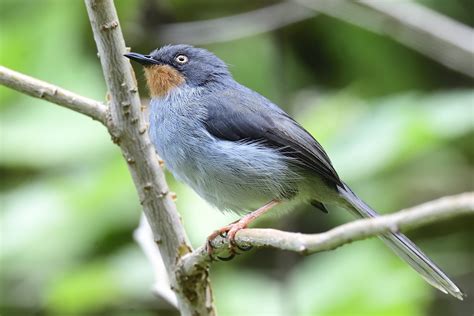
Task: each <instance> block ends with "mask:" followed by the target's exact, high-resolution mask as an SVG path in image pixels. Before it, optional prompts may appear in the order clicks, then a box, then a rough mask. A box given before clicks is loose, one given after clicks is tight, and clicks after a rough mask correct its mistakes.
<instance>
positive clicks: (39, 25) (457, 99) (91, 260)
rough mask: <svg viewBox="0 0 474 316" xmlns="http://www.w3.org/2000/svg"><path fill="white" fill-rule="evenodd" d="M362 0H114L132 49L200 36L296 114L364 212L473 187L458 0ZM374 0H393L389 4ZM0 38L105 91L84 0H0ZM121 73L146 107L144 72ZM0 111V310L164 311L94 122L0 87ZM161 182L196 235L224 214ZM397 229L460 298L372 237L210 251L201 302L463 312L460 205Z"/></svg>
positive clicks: (7, 47) (91, 90)
mask: <svg viewBox="0 0 474 316" xmlns="http://www.w3.org/2000/svg"><path fill="white" fill-rule="evenodd" d="M329 3H331V4H329ZM376 4H379V5H382V7H373V6H372V7H371V6H370V5H369V6H366V5H363V4H355V3H348V2H329V1H325V2H324V1H298V4H296V3H282V2H278V1H237V0H229V1H218V0H199V1H185V0H140V1H125V0H122V1H116V6H117V10H118V13H119V17H120V19H121V25H122V30H123V32H124V36H125V39H126V42H127V45H128V46H130V47H132V49H133V51H136V52H142V53H147V52H149V51H151V50H152V49H155V48H156V47H159V46H162V45H164V44H167V43H173V42H182V43H191V44H195V45H198V46H201V47H205V48H207V49H209V50H211V51H212V52H214V53H215V54H217V55H218V56H219V57H221V58H222V59H223V60H225V61H226V62H227V63H228V64H229V67H230V70H231V72H232V73H233V75H234V77H235V78H236V79H237V80H238V81H240V82H241V83H243V84H245V85H247V86H249V87H250V88H252V89H254V90H256V91H258V92H260V93H261V94H263V95H264V96H266V97H268V98H269V99H270V100H272V101H274V102H275V103H277V104H279V105H281V106H282V107H283V108H284V109H285V110H286V111H288V112H289V113H290V114H291V115H292V116H294V117H295V118H296V120H297V121H299V122H300V123H301V124H302V125H303V126H304V127H305V128H307V129H308V130H309V131H310V132H311V133H312V134H313V135H314V136H315V137H316V138H317V139H318V140H319V141H320V142H321V143H322V144H323V146H324V147H325V148H326V150H327V152H328V153H329V155H330V157H332V160H333V163H334V165H335V167H336V169H337V170H338V172H339V174H340V175H341V177H342V178H343V179H345V181H346V182H348V183H349V184H350V185H351V187H352V188H353V189H354V190H355V191H356V192H357V193H358V194H359V195H360V196H361V197H362V198H363V199H364V200H366V201H367V202H368V203H369V204H370V205H372V206H373V207H374V208H375V209H377V210H379V211H380V212H382V213H385V212H394V211H397V210H399V209H401V208H405V207H409V206H413V205H416V204H419V203H422V202H425V201H428V200H431V199H435V198H438V197H441V196H445V195H449V194H456V193H461V192H464V191H472V190H473V188H474V183H473V182H474V173H473V164H474V146H473V136H474V135H473V131H474V90H473V80H472V78H473V76H474V71H473V60H472V50H473V49H474V47H473V46H474V43H473V41H474V38H473V37H472V29H471V28H472V27H473V25H474V13H473V12H474V7H473V2H472V1H471V0H455V1H454V0H453V1H445V0H423V1H417V2H405V1H400V2H399V3H398V4H395V2H390V1H378V2H376ZM385 4H391V5H392V9H390V10H389V11H388V13H389V14H388V15H387V10H385V11H384V5H385ZM410 5H413V6H415V7H410ZM420 7H421V8H422V9H423V10H421V11H419V10H418V9H420ZM414 8H417V10H415V9H414ZM420 12H421V13H420ZM436 12H437V13H439V14H441V15H443V16H440V15H437V14H436ZM392 13H393V14H396V15H397V16H398V17H399V18H400V19H394V18H393V17H390V14H392ZM426 14H427V15H426ZM446 19H450V20H451V21H449V20H448V21H447V22H446ZM445 22H446V23H448V22H449V23H448V24H446V25H445V24H443V23H445ZM412 24H423V25H424V27H426V26H428V28H429V32H419V30H417V29H416V28H415V29H413V28H412V27H410V25H412ZM430 26H431V27H430ZM451 26H452V27H454V28H453V29H450V27H451ZM0 41H1V42H0V44H1V46H0V54H1V56H0V64H2V65H5V66H7V67H10V68H12V69H14V70H17V71H20V72H23V73H26V74H29V75H31V76H34V77H38V78H40V79H42V80H45V81H49V82H51V83H54V84H57V85H59V86H61V87H64V88H67V89H70V90H72V91H74V92H77V93H80V94H83V95H85V96H88V97H91V98H94V99H97V100H105V95H106V89H105V85H104V80H103V78H102V72H101V68H100V63H99V60H98V58H97V56H96V47H95V43H94V40H93V37H92V33H91V29H90V25H89V21H88V17H87V14H86V10H85V7H84V5H83V3H82V1H72V0H70V1H68V0H44V1H34V0H0ZM469 50H471V54H469V53H466V51H467V52H468V51H469ZM136 73H137V77H138V80H139V85H140V92H141V96H142V98H143V103H144V104H146V103H147V102H148V100H147V91H146V88H145V87H144V85H143V83H144V82H143V74H142V70H141V69H139V68H136ZM0 125H1V131H0V133H1V143H0V145H1V155H0V172H1V183H0V190H1V192H0V198H1V201H0V202H1V204H0V206H1V210H0V223H1V235H0V249H1V254H0V269H1V270H0V273H1V275H0V280H1V292H0V314H1V315H66V316H69V315H177V314H176V312H175V311H174V310H173V308H172V307H171V306H170V305H169V304H168V303H167V302H166V301H165V300H162V299H159V298H158V299H157V298H156V297H155V296H154V295H153V293H152V291H151V288H152V286H153V283H154V281H155V280H154V272H153V270H152V267H151V265H150V263H149V262H148V261H147V259H146V257H145V256H144V254H143V252H142V251H141V249H140V248H139V246H138V245H137V244H136V243H135V242H134V240H133V237H132V234H133V231H134V229H135V228H136V227H137V225H138V222H139V218H140V204H139V202H138V199H137V196H136V192H135V189H134V187H133V185H132V182H131V179H130V176H129V173H128V170H127V166H126V164H125V163H124V161H123V159H122V157H121V155H120V152H119V150H118V148H117V147H115V146H114V145H113V144H112V142H111V141H110V137H109V135H108V134H107V132H106V130H105V129H104V128H103V127H102V126H100V124H98V123H97V122H94V121H92V120H90V119H89V118H86V117H84V116H81V115H79V114H77V113H74V112H72V111H69V110H67V109H63V108H60V107H58V106H56V105H52V104H48V103H46V102H43V101H40V100H37V99H33V98H29V97H26V96H24V95H21V94H19V93H17V92H14V91H12V90H8V89H6V88H4V87H0ZM167 178H168V181H169V183H170V186H171V188H172V190H173V191H175V192H176V193H177V196H178V200H177V204H178V209H179V211H180V213H181V215H182V217H183V221H184V224H185V226H186V230H187V232H188V234H189V236H190V239H191V241H192V243H193V245H194V246H199V245H202V244H203V242H204V240H205V238H206V236H207V235H208V234H209V233H210V232H212V231H213V230H214V229H216V228H218V227H220V226H222V225H224V224H226V223H228V222H230V221H233V220H235V219H236V217H235V216H232V215H229V214H227V215H225V214H221V213H220V212H218V211H216V210H213V209H211V208H210V207H209V206H208V205H207V204H206V203H205V202H204V201H202V200H201V199H200V198H199V197H198V196H196V194H195V193H193V192H192V191H191V190H190V189H189V188H187V187H185V186H184V185H182V184H180V183H178V182H176V181H175V180H174V179H173V177H172V176H171V175H170V174H167ZM349 220H352V218H351V217H350V216H349V215H348V214H346V213H345V212H344V211H342V210H340V209H330V212H329V214H323V213H322V212H319V211H317V210H315V209H313V208H305V207H302V208H300V209H298V210H296V211H295V212H293V213H291V214H288V215H285V216H282V217H279V218H269V219H265V220H261V221H260V222H259V223H258V226H260V227H274V228H279V229H283V230H290V231H299V232H305V233H316V232H322V231H325V230H328V229H330V228H332V227H335V226H336V225H339V224H342V223H345V222H347V221H349ZM408 235H409V236H410V237H412V238H413V239H414V240H415V241H416V242H417V243H418V245H419V246H420V247H421V248H422V249H424V250H425V251H426V253H427V254H429V256H430V257H431V258H433V259H434V261H435V262H437V263H438V264H439V265H440V266H441V267H442V268H443V269H444V270H445V271H446V272H447V274H448V275H450V276H451V277H452V278H453V279H454V280H455V281H456V282H457V283H458V284H459V285H460V286H461V287H462V288H463V289H464V290H465V292H466V293H467V294H468V295H469V296H468V298H467V299H466V300H465V301H464V302H460V301H457V300H456V299H454V298H452V297H449V296H447V295H444V294H443V293H441V292H439V291H437V290H435V289H434V288H432V287H431V286H429V285H428V284H427V283H425V282H424V281H423V280H422V279H421V278H420V277H419V276H418V275H417V274H416V273H415V272H414V271H412V270H411V269H410V268H409V267H408V266H407V265H406V264H404V263H403V262H402V261H401V260H399V259H398V258H397V257H396V256H394V255H393V254H392V253H391V252H390V251H389V250H388V249H387V248H385V247H384V245H383V244H382V243H381V242H379V241H378V240H376V239H371V240H366V241H362V242H357V243H354V244H351V245H347V246H344V247H342V248H339V249H337V250H335V251H331V252H325V253H318V254H315V255H312V256H309V257H301V256H299V255H296V254H294V253H288V252H281V251H273V250H258V251H256V250H254V251H251V252H250V253H246V254H244V255H241V256H239V257H237V258H236V259H234V260H232V261H231V262H225V263H217V264H215V265H214V266H213V267H212V269H211V280H212V284H213V291H214V295H215V302H216V305H217V309H218V311H219V313H220V315H229V316H240V315H277V316H286V315H295V316H299V315H301V316H310V315H315V316H316V315H318V316H319V315H327V316H333V315H341V316H345V315H356V316H357V315H361V316H362V315H364V316H365V315H385V316H398V315H400V316H418V315H420V316H421V315H430V316H438V315H439V316H442V315H443V316H444V315H472V312H473V311H474V243H473V240H474V218H473V217H472V216H471V217H466V218H459V219H455V220H450V221H445V222H441V223H437V224H433V225H430V226H426V227H424V228H420V229H417V230H415V231H410V232H409V233H408Z"/></svg>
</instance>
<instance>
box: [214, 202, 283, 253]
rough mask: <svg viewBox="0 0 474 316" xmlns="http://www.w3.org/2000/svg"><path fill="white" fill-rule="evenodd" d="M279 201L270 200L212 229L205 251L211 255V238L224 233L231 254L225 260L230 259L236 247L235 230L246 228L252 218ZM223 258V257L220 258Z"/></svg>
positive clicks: (266, 210) (257, 216) (263, 212)
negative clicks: (233, 220)
mask: <svg viewBox="0 0 474 316" xmlns="http://www.w3.org/2000/svg"><path fill="white" fill-rule="evenodd" d="M280 203H281V202H280V201H278V200H271V201H270V202H268V203H267V204H265V205H264V206H262V207H260V208H259V209H257V210H255V211H253V212H251V213H249V214H247V215H245V216H244V217H242V218H241V219H239V220H237V221H235V222H233V223H230V224H229V225H226V226H224V227H222V228H220V229H218V230H216V231H214V232H213V233H212V234H211V235H209V237H207V252H208V253H209V255H212V252H213V247H212V243H211V242H212V240H214V239H215V238H216V237H217V236H219V235H223V234H226V235H227V238H228V239H229V248H230V251H231V256H230V257H228V258H225V259H227V260H230V259H232V258H233V257H234V255H235V251H234V247H238V246H237V245H236V243H235V235H236V234H237V232H238V231H239V230H241V229H244V228H246V227H247V226H248V225H249V224H250V223H252V222H253V221H254V220H256V219H257V218H259V217H260V216H262V215H263V214H265V213H266V212H268V211H269V210H270V209H272V208H273V207H274V206H276V205H278V204H280ZM242 250H248V249H242ZM220 259H224V258H220Z"/></svg>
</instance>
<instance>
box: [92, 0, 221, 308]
mask: <svg viewBox="0 0 474 316" xmlns="http://www.w3.org/2000/svg"><path fill="white" fill-rule="evenodd" d="M85 4H86V7H87V13H88V15H89V19H90V23H91V26H92V31H93V34H94V39H95V42H96V45H97V49H98V51H99V56H100V62H101V65H102V70H103V73H104V77H105V81H106V83H107V87H108V89H109V93H110V95H111V98H112V100H111V103H110V121H111V122H110V124H109V125H110V127H109V131H110V133H111V134H112V136H113V138H114V141H115V142H116V143H117V144H118V145H119V146H120V149H121V150H122V155H123V156H124V158H125V159H126V161H127V162H128V167H129V170H130V173H131V175H132V178H133V181H134V183H135V187H136V189H137V192H138V195H139V198H140V202H141V204H142V206H143V211H144V213H145V216H146V218H147V221H148V223H149V224H150V228H151V230H152V232H153V238H154V241H155V244H156V245H158V247H159V249H160V253H161V257H162V258H163V262H164V264H165V266H166V269H167V273H168V277H169V279H170V283H171V288H172V289H173V290H174V292H175V294H176V298H177V301H178V306H179V309H180V312H181V315H186V316H188V315H189V316H191V315H215V309H214V306H213V297H212V291H211V287H210V282H209V278H208V269H207V268H203V269H200V270H197V269H196V270H194V271H193V274H191V275H184V276H183V275H178V274H177V273H176V264H177V263H178V262H179V261H180V259H181V257H182V256H184V255H186V254H188V253H190V252H191V251H192V248H191V245H190V243H189V241H188V237H187V235H186V232H185V231H184V227H183V225H182V223H181V219H180V217H179V214H178V212H177V210H176V205H175V204H174V202H173V200H172V197H171V194H169V190H168V186H167V184H166V181H165V177H164V174H163V171H162V170H161V167H160V165H159V162H158V157H157V155H156V153H155V149H154V147H153V145H152V144H151V142H150V139H149V137H148V133H147V132H146V131H147V122H146V119H145V118H144V113H143V111H142V106H141V103H140V98H139V96H138V90H137V86H136V82H135V79H134V76H133V73H132V67H131V65H130V62H129V60H128V59H126V58H125V57H124V56H123V54H125V53H126V52H127V51H126V47H125V41H124V39H123V35H122V31H121V28H120V24H119V20H118V17H117V12H116V10H115V7H114V4H113V1H112V0H85Z"/></svg>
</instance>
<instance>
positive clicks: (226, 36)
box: [157, 2, 318, 45]
mask: <svg viewBox="0 0 474 316" xmlns="http://www.w3.org/2000/svg"><path fill="white" fill-rule="evenodd" d="M317 14H318V13H317V12H314V11H312V10H307V9H306V8H304V7H302V6H298V5H295V4H293V3H289V2H282V3H278V4H274V5H271V6H268V7H265V8H262V9H258V10H255V11H251V12H246V13H242V14H236V15H232V16H226V17H223V18H217V19H211V20H203V21H196V22H184V23H171V24H165V25H162V26H160V29H159V32H157V34H159V36H160V38H159V39H160V40H161V41H164V42H169V43H188V44H199V45H202V44H209V43H217V42H226V41H232V40H236V39H239V38H242V37H246V36H252V35H256V34H260V33H265V32H270V31H273V30H275V29H279V28H281V27H284V26H285V25H288V24H292V23H296V22H299V21H303V20H306V19H308V18H311V17H313V16H315V15H317ZM216 30H218V31H216Z"/></svg>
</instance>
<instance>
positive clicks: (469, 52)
mask: <svg viewBox="0 0 474 316" xmlns="http://www.w3.org/2000/svg"><path fill="white" fill-rule="evenodd" d="M308 9H310V10H308ZM319 13H323V14H326V15H329V16H332V17H334V18H337V19H340V20H342V21H344V22H348V23H352V24H354V25H357V26H359V27H361V28H364V29H367V30H369V31H371V32H374V33H378V34H383V35H388V36H390V37H392V38H393V39H395V40H396V41H398V42H400V43H401V44H403V45H406V46H407V47H410V48H412V49H414V50H416V51H418V52H420V53H422V54H424V55H426V56H428V57H430V58H432V59H433V60H435V61H437V62H439V63H441V64H443V65H445V66H446V67H449V68H451V69H453V70H455V71H458V72H460V73H463V74H466V75H468V76H471V77H474V63H473V62H472V60H473V58H474V31H473V30H472V28H470V27H469V26H466V25H463V24H462V23H459V22H457V21H455V20H453V19H450V18H449V17H447V16H444V15H442V14H440V13H438V12H436V11H433V10H431V9H429V8H426V7H424V6H422V5H420V4H417V3H415V2H413V1H402V2H400V1H399V2H387V1H385V2H384V1H377V0H364V1H347V0H331V1H325V0H293V1H288V2H283V3H279V4H275V5H271V6H268V7H265V8H262V9H258V10H255V11H251V12H246V13H242V14H237V15H232V16H227V17H223V18H217V19H210V20H202V21H193V22H183V23H172V24H165V25H161V26H160V30H159V32H155V33H156V34H159V36H160V38H159V39H160V40H162V41H165V42H170V43H176V42H180V43H189V44H200V45H202V44H209V43H216V42H225V41H232V40H235V39H238V38H242V37H247V36H252V35H256V34H259V33H264V32H269V31H272V30H275V29H278V28H281V27H284V26H286V25H288V24H292V23H296V22H299V21H303V20H305V19H309V18H312V17H314V16H316V15H317V14H319ZM215 30H219V31H218V32H216V31H215Z"/></svg>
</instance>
